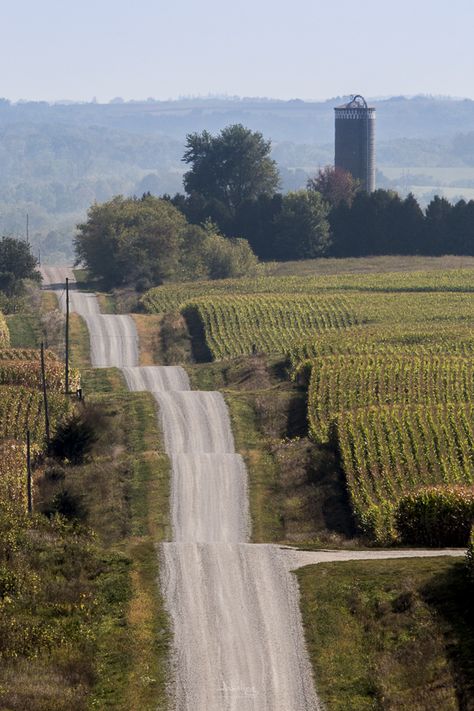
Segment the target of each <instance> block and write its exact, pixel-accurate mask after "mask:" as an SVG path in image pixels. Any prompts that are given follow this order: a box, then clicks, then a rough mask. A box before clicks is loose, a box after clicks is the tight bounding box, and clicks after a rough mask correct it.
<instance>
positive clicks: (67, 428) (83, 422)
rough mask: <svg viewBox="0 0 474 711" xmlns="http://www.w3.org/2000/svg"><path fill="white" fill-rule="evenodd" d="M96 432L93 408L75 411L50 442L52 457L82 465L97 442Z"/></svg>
mask: <svg viewBox="0 0 474 711" xmlns="http://www.w3.org/2000/svg"><path fill="white" fill-rule="evenodd" d="M98 430H99V422H98V417H97V412H96V410H95V409H94V408H90V407H89V406H86V407H83V408H81V410H76V411H75V412H73V413H72V415H71V416H70V417H69V418H67V419H66V420H64V421H63V422H60V423H59V425H58V427H57V429H56V432H55V435H54V437H53V439H52V440H51V446H50V452H51V454H52V456H53V457H57V458H58V459H62V460H67V461H69V462H71V463H72V464H82V462H83V461H84V459H85V458H86V457H87V455H88V454H89V453H90V452H91V450H92V447H93V445H94V444H95V442H97V439H98V437H99V432H98ZM60 513H63V512H61V511H60Z"/></svg>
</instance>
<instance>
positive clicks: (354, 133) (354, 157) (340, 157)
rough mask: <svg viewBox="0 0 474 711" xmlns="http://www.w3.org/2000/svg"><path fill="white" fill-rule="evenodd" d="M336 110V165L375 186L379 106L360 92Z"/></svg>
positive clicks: (369, 186) (364, 184)
mask: <svg viewBox="0 0 474 711" xmlns="http://www.w3.org/2000/svg"><path fill="white" fill-rule="evenodd" d="M334 111H335V114H336V122H335V123H336V155H335V161H334V164H335V166H336V168H343V169H344V170H347V171H348V172H349V173H351V174H352V176H353V177H354V178H356V179H357V180H359V181H360V184H361V186H362V188H363V189H364V190H366V191H367V192H368V193H371V192H373V191H374V190H375V108H374V107H373V106H367V102H366V100H365V99H364V97H363V96H360V95H359V94H357V95H356V96H354V97H353V98H352V99H351V101H349V103H348V104H344V105H343V106H338V107H336V108H335V109H334Z"/></svg>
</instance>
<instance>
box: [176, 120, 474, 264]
mask: <svg viewBox="0 0 474 711" xmlns="http://www.w3.org/2000/svg"><path fill="white" fill-rule="evenodd" d="M183 161H184V162H185V163H186V164H187V165H188V166H189V170H188V171H187V172H186V173H185V175H184V188H185V194H180V193H178V194H176V195H175V196H174V197H173V198H170V199H171V202H173V204H174V205H175V206H176V207H177V208H179V209H180V210H181V211H182V212H183V213H184V215H185V216H186V218H187V219H188V220H189V221H190V222H191V223H198V224H199V223H203V222H205V221H206V220H208V219H211V220H212V221H213V222H214V223H216V224H217V225H218V227H219V229H220V231H221V232H222V233H223V234H225V235H226V236H228V237H237V236H239V237H245V238H246V239H247V240H248V241H249V243H250V246H251V247H252V249H253V250H254V252H255V253H256V254H257V255H258V256H259V257H260V258H262V259H276V260H293V259H307V258H312V257H317V256H336V257H352V256H366V255H374V254H426V255H440V254H473V253H474V251H473V250H474V219H473V218H474V201H470V202H468V203H466V202H465V201H464V200H460V201H459V202H458V203H457V204H456V205H454V206H453V205H451V203H449V201H447V200H446V199H444V198H440V197H438V196H436V197H434V198H433V200H432V201H431V202H430V203H429V205H428V207H427V208H426V210H425V211H423V210H422V209H421V207H420V205H419V203H418V202H417V200H416V199H415V197H414V196H413V195H412V194H410V195H408V196H407V197H406V198H405V199H402V198H401V197H400V196H399V195H398V194H397V193H396V192H394V191H390V190H376V191H375V192H374V193H372V194H370V195H369V194H367V193H366V192H364V191H362V190H360V186H359V185H358V184H357V182H356V181H355V180H354V179H353V178H352V177H351V176H350V174H348V173H346V172H345V171H343V170H341V169H334V168H331V167H326V168H325V169H323V170H319V172H318V174H317V175H316V176H315V177H314V178H311V179H310V180H308V182H307V186H306V189H302V190H297V191H293V192H289V193H286V194H282V193H281V192H280V190H279V185H280V183H279V175H278V170H277V166H276V163H275V161H273V160H272V159H271V145H270V142H269V141H265V140H264V138H263V136H262V134H261V133H259V132H252V131H251V130H250V129H247V128H244V127H243V126H242V125H240V124H236V125H235V126H229V127H227V128H226V129H224V130H223V131H221V133H220V134H219V135H217V136H211V135H210V134H209V133H208V132H207V131H203V132H202V133H201V134H190V135H188V138H187V149H186V152H185V154H184V158H183Z"/></svg>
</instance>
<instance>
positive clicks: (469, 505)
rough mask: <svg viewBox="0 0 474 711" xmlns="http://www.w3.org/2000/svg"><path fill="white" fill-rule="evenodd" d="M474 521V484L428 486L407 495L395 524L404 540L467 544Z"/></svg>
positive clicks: (413, 542) (440, 544) (435, 544)
mask: <svg viewBox="0 0 474 711" xmlns="http://www.w3.org/2000/svg"><path fill="white" fill-rule="evenodd" d="M473 523H474V487H455V486H449V487H448V486H438V487H427V488H424V489H420V490H419V491H417V492H415V493H412V494H407V495H405V496H403V497H402V498H401V499H400V501H399V502H398V506H397V509H396V512H395V525H396V528H397V531H398V534H399V536H400V539H401V541H402V542H403V543H407V544H411V545H413V544H415V545H427V546H465V545H466V544H467V543H468V540H469V535H470V532H471V527H472V525H473Z"/></svg>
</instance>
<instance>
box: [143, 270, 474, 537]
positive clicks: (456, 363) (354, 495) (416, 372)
mask: <svg viewBox="0 0 474 711" xmlns="http://www.w3.org/2000/svg"><path fill="white" fill-rule="evenodd" d="M345 261H348V260H345ZM360 261H361V262H367V261H370V260H360ZM392 263H393V262H392ZM436 264H438V265H439V264H440V262H436ZM345 266H346V267H348V265H345ZM456 266H459V265H458V264H457V265H456ZM473 289H474V269H472V268H468V269H459V268H454V269H445V268H444V269H429V268H427V269H424V270H407V271H401V272H400V271H399V272H397V271H388V272H385V273H384V272H382V271H380V272H371V271H367V273H363V271H362V272H360V273H353V272H350V271H342V272H341V273H338V274H334V273H333V274H322V275H317V276H315V275H314V274H311V275H307V276H301V275H300V276H298V275H285V276H262V277H259V278H257V279H241V280H222V281H220V282H196V283H194V284H191V285H187V284H181V285H179V286H175V285H172V284H170V285H166V286H161V287H157V288H156V289H153V290H152V291H151V292H149V293H148V294H146V295H145V296H144V297H143V300H142V303H143V305H144V306H145V307H146V308H148V309H149V310H152V311H154V312H157V313H166V311H167V310H168V309H169V310H171V311H181V313H182V314H183V315H184V317H185V320H186V322H187V324H188V327H189V331H190V335H191V338H192V341H193V344H194V348H193V351H194V355H195V357H197V359H198V360H203V361H205V360H215V361H223V362H225V361H230V360H232V359H234V358H238V357H246V356H252V354H254V355H255V354H256V353H258V354H262V355H267V356H270V357H272V358H280V359H281V360H282V362H284V363H285V364H286V368H287V369H288V370H287V372H288V374H289V376H290V377H291V378H293V379H295V380H296V382H298V383H300V385H302V386H307V387H308V423H309V430H310V435H311V437H312V439H313V441H314V442H315V443H316V445H317V446H318V447H319V446H323V447H329V448H330V449H332V450H334V452H336V454H337V457H338V461H339V464H340V467H341V470H342V472H343V476H344V480H345V486H346V489H347V492H348V496H349V500H350V504H351V508H352V513H353V515H354V518H355V521H356V523H357V525H358V529H359V531H360V533H362V534H363V535H364V536H366V538H367V539H369V540H372V541H376V542H385V543H387V542H395V541H397V531H396V529H395V526H394V512H395V510H396V506H397V503H398V501H399V499H400V498H401V497H402V496H403V495H405V494H407V493H410V492H413V491H418V490H419V489H420V488H421V487H427V486H433V485H446V486H447V485H464V486H466V485H467V486H473V484H474V432H473V430H472V417H473V414H474V413H473V411H472V404H473V399H474V369H473V361H472V358H473V355H474V330H473V328H472V326H473V324H474V298H473Z"/></svg>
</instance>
